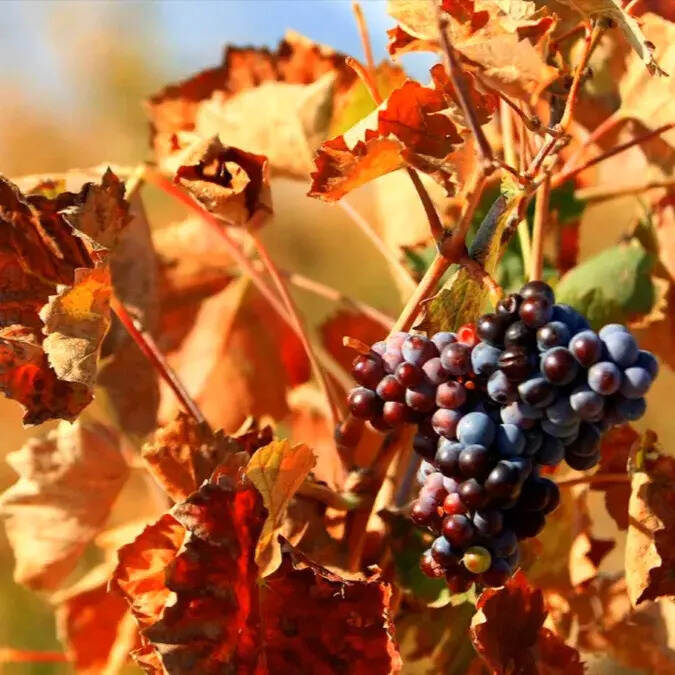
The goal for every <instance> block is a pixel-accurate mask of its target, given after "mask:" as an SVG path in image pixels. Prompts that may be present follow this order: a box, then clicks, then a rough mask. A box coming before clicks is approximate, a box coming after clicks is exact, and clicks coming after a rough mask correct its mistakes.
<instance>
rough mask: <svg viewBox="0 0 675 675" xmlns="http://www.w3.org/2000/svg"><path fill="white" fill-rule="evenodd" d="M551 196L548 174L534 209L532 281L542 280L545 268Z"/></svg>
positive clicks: (531, 260)
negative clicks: (547, 221)
mask: <svg viewBox="0 0 675 675" xmlns="http://www.w3.org/2000/svg"><path fill="white" fill-rule="evenodd" d="M550 196H551V176H550V174H548V173H547V174H546V175H545V177H544V182H543V183H542V184H541V186H540V187H539V190H537V201H536V203H535V207H534V225H533V228H532V253H531V254H530V281H536V280H539V279H541V274H542V269H543V267H544V229H545V227H546V219H547V217H548V207H549V202H550Z"/></svg>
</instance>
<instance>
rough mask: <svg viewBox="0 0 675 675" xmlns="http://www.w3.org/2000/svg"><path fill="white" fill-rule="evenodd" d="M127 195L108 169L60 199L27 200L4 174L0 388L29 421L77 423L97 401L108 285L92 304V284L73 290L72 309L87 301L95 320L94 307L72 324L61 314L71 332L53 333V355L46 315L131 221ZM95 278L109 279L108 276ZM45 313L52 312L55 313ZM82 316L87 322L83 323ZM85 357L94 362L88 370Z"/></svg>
mask: <svg viewBox="0 0 675 675" xmlns="http://www.w3.org/2000/svg"><path fill="white" fill-rule="evenodd" d="M123 194H124V186H123V184H122V183H121V182H120V181H119V180H118V178H117V177H116V176H115V175H114V174H113V173H112V172H111V171H110V170H108V171H107V172H106V173H105V174H104V175H103V177H102V179H101V184H100V185H95V184H92V183H87V184H85V185H84V186H83V187H82V189H81V190H80V192H79V193H77V194H76V193H72V192H61V193H59V194H57V195H56V196H45V194H42V193H38V194H33V195H30V194H29V195H23V194H22V193H21V192H20V191H19V189H18V188H17V187H16V185H14V184H13V183H11V182H10V181H8V180H7V179H5V178H2V177H0V270H2V273H3V274H2V279H3V282H2V290H3V297H4V298H7V300H6V301H4V300H3V303H2V307H1V309H2V321H1V323H0V390H2V392H3V393H4V394H5V395H6V396H8V397H9V398H13V399H15V400H17V401H19V403H21V404H22V405H23V406H24V407H25V408H26V413H25V416H24V422H25V423H26V424H38V423H40V422H43V421H45V420H47V419H50V418H59V417H60V418H64V419H74V417H75V416H76V415H77V414H78V413H79V412H80V411H81V410H82V409H83V408H84V407H85V406H86V405H87V404H88V403H89V402H90V401H91V398H92V393H91V386H90V385H91V384H92V379H93V377H92V375H93V373H92V365H93V362H95V360H96V357H97V354H98V350H99V347H100V342H101V339H102V336H103V335H104V334H105V332H106V330H107V328H108V320H107V298H106V297H105V296H106V294H107V293H108V292H109V282H105V283H103V284H102V283H100V282H97V284H96V286H97V289H98V290H97V292H96V293H97V297H99V298H103V301H102V302H99V300H96V301H95V303H94V301H90V300H91V297H93V296H91V294H89V293H88V291H85V292H84V293H82V290H83V288H84V287H89V286H90V284H89V285H88V284H87V283H85V286H84V287H80V288H79V289H76V291H75V296H77V302H76V303H74V304H73V307H79V308H82V307H84V306H86V305H87V304H89V308H90V309H91V308H92V307H93V305H94V304H96V306H97V310H96V314H97V315H98V318H97V320H96V321H93V322H90V323H87V320H89V318H90V316H91V315H90V314H89V312H88V310H87V311H85V312H78V314H77V316H76V318H75V320H74V321H73V320H69V319H68V317H67V312H63V311H59V312H58V313H59V315H60V316H59V318H56V317H53V318H54V320H55V322H56V324H57V328H58V330H59V331H62V330H63V331H65V334H61V336H60V337H56V336H53V337H56V341H57V342H59V344H58V346H56V347H54V349H53V350H51V353H49V358H48V352H49V351H50V349H51V347H50V345H49V344H47V343H45V346H44V349H43V342H44V341H45V334H44V333H45V332H49V330H50V329H49V326H45V325H43V322H44V321H45V319H44V318H41V315H40V312H41V310H43V308H45V307H46V306H47V305H48V303H49V302H50V296H56V295H58V294H59V290H57V285H59V284H63V285H66V286H68V287H71V286H72V287H76V286H77V285H78V282H80V281H82V280H83V279H84V277H86V276H87V275H88V273H87V272H86V271H78V270H93V269H94V268H96V267H98V266H100V265H102V264H103V261H104V260H105V258H106V257H107V253H108V251H109V247H112V246H114V245H115V243H116V242H117V239H118V237H119V235H120V233H121V232H122V230H123V228H124V227H126V225H127V224H128V220H129V218H128V213H127V209H128V205H127V204H126V202H125V201H124V199H123ZM92 274H94V275H98V276H101V274H102V276H101V279H103V277H105V272H102V273H101V274H99V272H98V271H97V272H93V273H92ZM60 290H61V293H67V292H68V290H67V289H66V290H64V289H60ZM87 298H90V300H87ZM71 304H72V303H71ZM99 305H100V307H99ZM46 311H47V312H48V314H49V313H52V314H53V313H54V311H56V308H50V309H49V310H46ZM83 317H86V319H87V320H80V319H81V318H83ZM43 328H44V331H43ZM55 330H56V329H55ZM52 341H54V340H53V339H52ZM73 354H74V355H75V356H73ZM82 359H84V360H85V361H88V362H89V366H87V367H86V368H85V369H84V370H83V369H82V368H81V367H80V366H81V362H82ZM52 366H55V367H56V368H57V370H56V371H55V370H54V367H52Z"/></svg>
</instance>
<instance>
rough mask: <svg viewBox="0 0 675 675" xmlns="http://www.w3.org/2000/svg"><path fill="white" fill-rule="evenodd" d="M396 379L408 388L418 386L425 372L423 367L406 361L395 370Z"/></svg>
mask: <svg viewBox="0 0 675 675" xmlns="http://www.w3.org/2000/svg"><path fill="white" fill-rule="evenodd" d="M395 376H396V379H397V380H398V381H399V382H400V383H401V384H402V385H403V386H404V387H406V388H412V387H416V386H417V385H418V384H420V382H422V380H423V379H424V373H423V371H422V369H421V368H419V367H418V366H414V365H413V364H412V363H408V362H407V361H404V362H403V363H401V364H400V365H399V366H398V368H397V369H396V372H395Z"/></svg>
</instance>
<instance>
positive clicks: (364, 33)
mask: <svg viewBox="0 0 675 675" xmlns="http://www.w3.org/2000/svg"><path fill="white" fill-rule="evenodd" d="M352 11H353V12H354V16H355V17H356V27H357V28H358V31H359V37H360V38H361V46H362V47H363V55H364V57H365V59H366V66H367V68H368V70H369V71H370V76H371V77H372V78H373V81H374V80H375V74H376V72H377V71H376V69H375V60H374V59H373V48H372V45H371V42H370V32H369V31H368V24H367V23H366V17H365V16H363V10H362V9H361V4H360V3H359V2H357V1H356V0H353V2H352Z"/></svg>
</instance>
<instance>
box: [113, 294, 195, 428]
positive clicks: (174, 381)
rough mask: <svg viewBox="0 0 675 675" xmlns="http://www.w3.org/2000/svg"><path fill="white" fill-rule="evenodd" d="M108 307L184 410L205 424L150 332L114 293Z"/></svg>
mask: <svg viewBox="0 0 675 675" xmlns="http://www.w3.org/2000/svg"><path fill="white" fill-rule="evenodd" d="M110 308H111V309H112V311H113V312H114V313H115V315H116V316H117V318H118V319H119V320H120V323H121V324H122V325H123V326H124V328H125V330H126V331H127V333H129V336H130V337H131V339H132V340H133V341H134V342H135V343H136V344H137V345H138V347H139V349H140V350H141V352H143V355H144V356H145V357H146V358H147V359H148V361H150V363H152V365H153V366H154V367H155V369H156V370H157V372H158V373H159V375H160V376H161V377H162V378H163V379H164V381H165V382H166V383H167V384H168V385H169V387H171V390H172V391H173V393H174V394H175V395H176V398H177V399H178V400H179V401H180V402H181V404H182V405H183V407H184V408H185V410H186V411H187V412H188V413H190V415H192V417H193V418H194V420H195V421H196V422H197V424H206V418H205V417H204V413H202V411H201V410H200V409H199V406H198V405H197V404H196V403H195V401H194V399H193V398H192V397H191V396H190V394H189V393H188V392H187V389H185V385H184V384H183V383H182V382H181V380H180V378H179V377H178V375H176V373H175V371H174V370H173V368H171V366H170V365H169V363H168V361H167V360H166V358H165V357H164V355H163V354H162V352H161V351H160V350H159V347H157V344H156V343H155V341H154V340H153V338H152V336H151V335H150V333H148V332H147V331H145V330H144V329H143V327H142V326H141V324H140V323H139V322H138V321H137V320H136V319H135V318H134V317H132V316H131V314H129V312H128V311H127V308H126V307H125V306H124V304H123V303H122V302H121V301H120V300H119V298H117V296H115V295H112V296H111V298H110Z"/></svg>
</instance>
